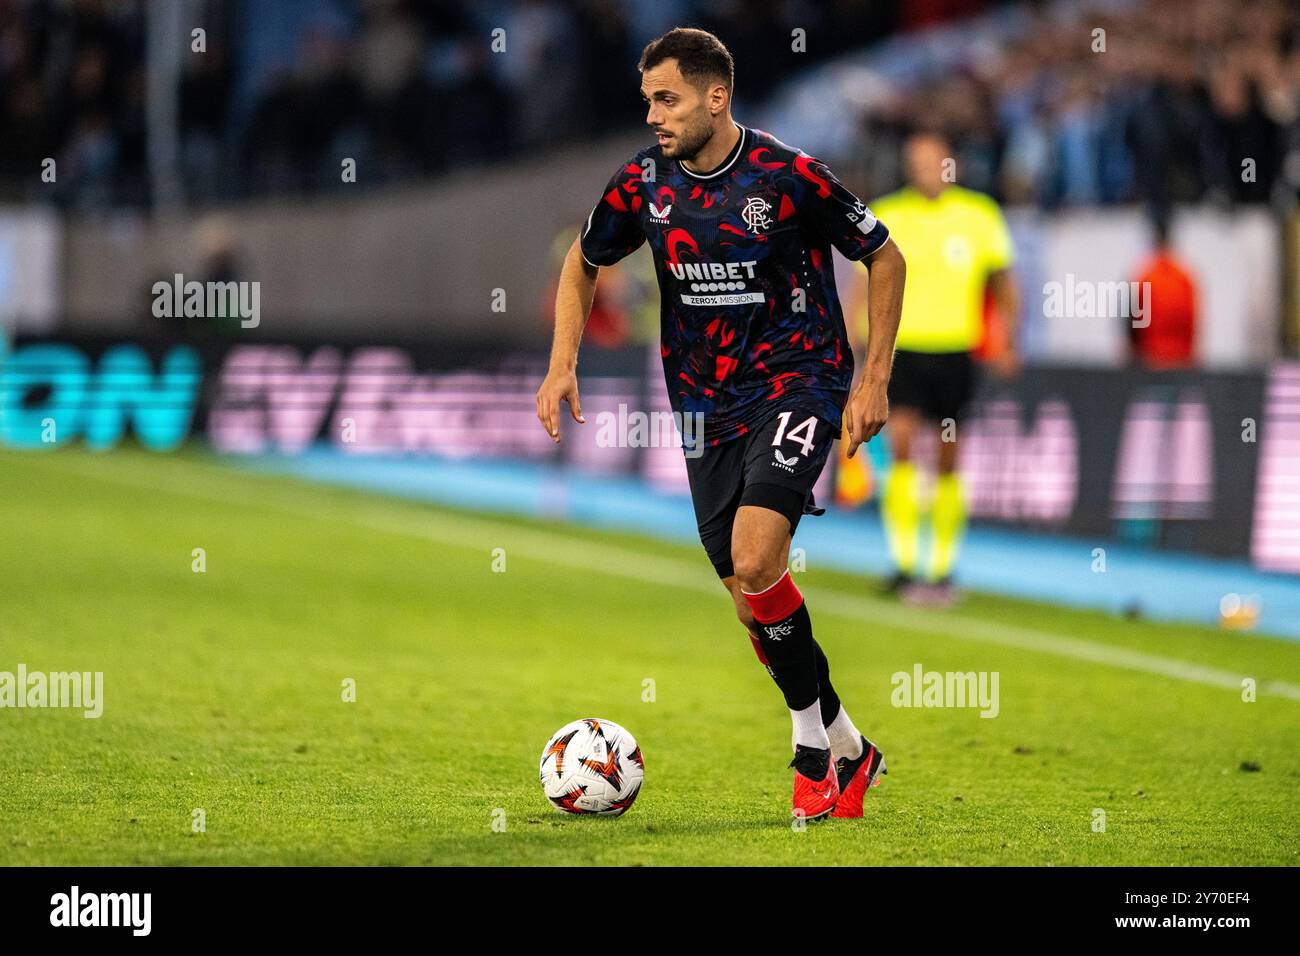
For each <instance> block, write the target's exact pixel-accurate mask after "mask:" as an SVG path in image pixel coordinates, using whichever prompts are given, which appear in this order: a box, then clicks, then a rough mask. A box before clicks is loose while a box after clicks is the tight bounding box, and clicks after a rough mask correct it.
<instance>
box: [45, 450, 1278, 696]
mask: <svg viewBox="0 0 1300 956" xmlns="http://www.w3.org/2000/svg"><path fill="white" fill-rule="evenodd" d="M61 467H63V468H64V470H72V471H77V472H80V473H82V474H87V475H93V477H95V478H97V479H99V480H101V481H111V482H113V483H115V484H120V485H125V486H127V487H131V488H137V489H145V490H150V491H161V492H164V493H168V494H173V495H178V496H182V497H189V498H195V499H199V500H202V501H214V502H219V503H222V504H229V503H231V497H230V496H227V495H222V494H219V493H217V492H215V491H208V490H204V489H201V488H195V487H194V485H193V484H192V483H190V482H186V483H184V484H178V483H175V482H168V481H165V480H164V481H162V482H160V481H158V480H157V476H152V478H153V480H150V481H141V480H137V479H134V478H129V477H126V476H123V475H122V474H121V473H120V470H115V469H110V468H96V469H90V468H84V467H81V466H80V464H79V463H78V464H77V465H71V466H70V463H63V464H62V465H61ZM205 467H206V466H205ZM210 470H213V471H215V472H217V473H219V474H220V475H221V476H222V477H223V478H233V477H236V476H239V477H245V476H247V475H248V474H249V473H247V472H240V471H237V470H234V469H229V468H226V467H222V466H214V467H213V468H211V469H210ZM257 474H258V475H259V476H260V477H267V476H266V475H265V474H264V473H257ZM313 487H320V486H313ZM241 504H252V505H261V506H263V507H267V508H272V509H275V510H279V511H283V512H287V513H291V514H296V515H300V516H303V517H307V518H314V519H316V520H336V519H337V518H338V517H339V515H340V514H342V515H344V516H345V517H346V518H347V519H348V520H349V521H351V522H352V523H353V524H355V525H359V526H361V527H365V528H369V529H371V530H374V531H382V532H386V533H389V534H397V535H404V536H407V537H415V538H422V539H425V540H430V541H437V542H438V543H440V544H447V545H451V546H453V547H459V548H465V549H470V550H477V549H481V548H491V547H498V546H504V547H507V548H508V550H509V551H513V552H514V553H516V554H521V555H523V556H525V557H529V558H535V559H537V560H539V561H543V562H547V563H550V564H562V565H565V566H567V567H571V568H574V569H576V570H579V571H585V572H588V573H596V574H604V575H608V576H611V577H618V578H623V579H626V580H632V581H639V582H642V583H645V582H652V583H654V584H658V585H662V586H665V587H674V588H682V589H685V590H692V591H697V592H699V593H702V594H709V595H713V596H715V597H718V598H721V597H722V596H723V595H724V593H725V592H724V591H723V590H722V588H721V586H720V585H719V584H718V582H717V579H716V578H715V577H714V575H713V572H712V570H711V569H710V568H708V566H707V562H705V561H704V560H703V559H701V561H700V562H699V563H689V562H686V561H680V560H677V559H675V558H664V557H659V556H654V555H649V554H645V553H643V552H640V551H635V550H632V549H630V548H624V547H619V546H617V545H607V544H600V543H595V542H590V541H585V540H582V539H578V538H572V537H569V536H566V535H563V534H560V533H557V532H552V531H540V530H536V529H533V528H523V527H519V526H517V525H512V524H507V523H505V522H500V521H493V520H490V519H486V518H476V517H469V516H464V517H462V516H456V517H454V518H453V517H450V516H446V515H443V514H434V513H424V514H420V515H418V516H414V517H413V518H412V519H407V518H397V517H394V516H393V515H392V514H388V513H381V512H377V511H376V510H375V509H374V508H373V506H369V505H367V506H364V507H363V508H361V509H359V510H356V511H345V512H331V513H322V512H321V511H320V509H319V508H316V507H313V506H310V505H305V504H302V503H300V502H298V501H286V500H283V499H275V498H270V497H265V496H263V497H259V498H257V499H255V500H254V501H251V502H241ZM812 593H813V594H814V595H815V598H814V602H813V603H814V607H815V609H816V611H817V613H828V614H834V615H836V616H838V617H843V618H847V619H849V620H853V621H864V620H869V621H876V622H879V623H882V624H886V625H888V626H890V627H895V628H898V629H900V630H906V631H912V632H914V633H920V634H933V635H937V636H940V637H946V638H956V639H959V640H966V641H974V642H977V643H981V644H994V645H998V646H1001V647H1014V648H1018V649H1021V650H1028V651H1034V652H1036V653H1039V654H1050V655H1052V656H1055V657H1064V658H1067V659H1069V660H1075V661H1087V662H1089V663H1093V664H1104V665H1106V666H1108V667H1115V668H1119V669H1122V670H1129V671H1136V672H1138V673H1143V674H1154V675H1156V676H1160V677H1170V678H1173V679H1175V680H1181V681H1186V682H1188V683H1193V684H1201V685H1204V686H1206V687H1215V688H1219V689H1223V690H1234V691H1240V690H1241V682H1242V680H1243V679H1244V678H1245V677H1246V676H1248V675H1245V674H1234V673H1232V672H1230V671H1225V670H1219V669H1218V668H1214V667H1207V666H1204V665H1201V664H1193V663H1191V662H1190V661H1183V660H1179V659H1177V658H1173V657H1163V656H1161V655H1158V654H1147V653H1145V652H1143V651H1134V650H1130V649H1128V648H1123V647H1115V646H1113V645H1110V644H1100V643H1097V642H1096V641H1088V640H1084V639H1082V638H1076V637H1070V636H1069V635H1066V634H1058V633H1054V632H1051V631H1040V630H1036V629H1032V628H1026V627H1018V626H1016V625H1008V624H1000V623H996V622H993V621H989V620H986V619H984V618H978V617H970V616H967V615H960V614H952V613H946V614H944V615H942V616H940V617H936V616H933V615H932V614H930V613H927V612H924V611H916V610H912V609H910V608H908V607H906V606H904V605H899V604H895V603H894V602H892V601H885V600H880V599H872V598H868V597H863V596H861V595H853V594H845V593H843V592H838V591H833V590H828V589H826V588H816V589H813V590H812ZM1258 690H1259V693H1260V694H1261V695H1268V696H1275V697H1281V698H1285V699H1287V700H1295V701H1300V686H1297V685H1295V684H1291V683H1288V682H1286V681H1264V682H1262V683H1260V684H1259V687H1258Z"/></svg>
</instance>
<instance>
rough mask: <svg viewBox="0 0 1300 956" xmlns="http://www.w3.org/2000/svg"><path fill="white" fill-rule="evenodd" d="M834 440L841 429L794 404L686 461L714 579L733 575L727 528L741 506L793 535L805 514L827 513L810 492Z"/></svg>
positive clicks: (696, 515)
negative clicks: (768, 516)
mask: <svg viewBox="0 0 1300 956" xmlns="http://www.w3.org/2000/svg"><path fill="white" fill-rule="evenodd" d="M838 437H839V429H837V428H834V427H832V426H831V424H830V423H829V422H827V421H826V420H825V419H823V418H819V417H818V416H817V414H816V413H815V412H814V411H813V410H812V408H811V407H809V406H806V405H801V404H800V403H799V402H798V400H797V399H792V400H791V401H790V402H788V403H786V404H784V405H780V406H778V407H777V408H776V409H774V410H773V413H772V414H771V415H769V416H768V417H767V418H765V419H763V420H762V421H761V422H760V423H759V424H758V425H756V426H755V427H754V428H752V429H750V430H749V431H748V432H746V433H745V434H744V435H742V436H740V437H739V438H736V439H733V440H731V441H728V442H723V443H722V444H720V445H713V446H706V447H705V449H704V452H703V454H701V455H700V456H699V457H697V458H691V457H689V456H688V457H687V458H686V474H687V476H688V477H689V479H690V483H691V501H692V502H693V503H694V505H695V520H696V523H697V524H698V525H699V529H700V541H701V542H703V544H704V550H705V551H707V552H708V553H709V560H710V561H712V562H713V567H714V568H715V569H716V570H717V572H718V577H720V578H728V577H731V575H733V574H735V568H734V567H733V566H732V563H731V527H732V525H733V524H734V523H735V520H736V511H737V510H738V509H739V508H740V506H741V505H756V506H758V507H761V508H768V509H770V510H772V511H776V512H778V513H780V514H782V515H784V516H785V517H786V519H787V520H788V521H789V522H790V533H791V534H794V531H795V528H797V527H798V526H799V519H800V518H801V517H803V516H804V515H805V514H814V515H819V514H822V513H823V512H824V511H825V510H826V509H824V508H818V507H817V504H816V502H815V501H814V500H813V491H812V489H813V485H814V484H816V482H817V478H818V476H819V475H821V473H822V469H823V468H824V467H825V466H826V460H827V458H829V457H830V450H831V442H832V441H834V440H835V439H836V438H838Z"/></svg>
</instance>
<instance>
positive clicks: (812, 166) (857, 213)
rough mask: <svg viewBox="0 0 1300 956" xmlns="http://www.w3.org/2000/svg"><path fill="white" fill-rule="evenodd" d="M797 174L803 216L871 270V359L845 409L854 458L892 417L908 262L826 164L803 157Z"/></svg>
mask: <svg viewBox="0 0 1300 956" xmlns="http://www.w3.org/2000/svg"><path fill="white" fill-rule="evenodd" d="M794 171H795V180H794V182H795V184H796V187H797V191H798V197H797V199H796V200H795V205H796V208H797V209H798V210H799V216H800V218H801V219H802V220H803V221H804V223H805V224H806V225H807V226H808V228H809V229H810V230H811V231H812V232H814V233H816V234H818V235H820V236H822V237H823V238H824V239H826V240H827V241H828V242H830V243H831V245H833V246H834V247H835V248H836V249H838V250H839V252H840V255H842V256H844V257H845V258H846V259H849V260H851V261H853V262H863V263H864V264H865V265H866V267H867V273H868V276H867V282H868V285H867V295H866V299H867V357H866V361H865V363H864V366H863V370H862V377H861V378H860V379H859V380H858V384H857V387H856V388H854V389H853V392H852V393H851V394H850V395H849V403H848V406H847V408H846V409H845V428H846V429H847V430H848V435H849V456H850V457H852V456H853V453H854V452H856V451H857V449H858V446H859V445H861V444H862V443H863V442H864V441H868V440H870V439H871V438H873V437H874V436H875V435H876V433H877V432H879V431H880V429H881V428H883V427H884V425H885V419H886V418H887V417H888V415H889V401H888V398H887V396H886V391H887V389H888V386H889V374H890V371H891V369H892V368H893V364H894V340H895V339H896V338H897V337H898V323H899V320H900V318H901V317H902V312H903V282H904V280H905V278H906V275H907V264H906V263H905V262H904V261H903V253H902V252H901V251H900V250H899V248H898V244H897V243H895V242H894V240H893V239H892V238H891V237H890V235H889V230H888V229H887V228H886V227H885V224H884V223H883V222H881V221H880V220H879V219H877V218H876V216H875V214H873V213H872V211H871V210H870V209H868V208H867V204H866V203H864V202H863V201H862V200H861V199H859V198H858V197H857V196H855V195H853V193H852V192H851V191H850V190H849V189H847V188H846V187H845V186H844V184H843V183H841V182H840V181H839V180H838V179H836V178H835V175H834V174H833V173H832V172H831V171H830V169H828V168H827V166H826V164H825V163H823V162H821V161H820V160H818V159H815V158H814V157H812V156H809V155H807V154H806V153H800V154H799V155H798V156H797V157H796V159H795V161H794ZM850 321H852V318H851V317H850Z"/></svg>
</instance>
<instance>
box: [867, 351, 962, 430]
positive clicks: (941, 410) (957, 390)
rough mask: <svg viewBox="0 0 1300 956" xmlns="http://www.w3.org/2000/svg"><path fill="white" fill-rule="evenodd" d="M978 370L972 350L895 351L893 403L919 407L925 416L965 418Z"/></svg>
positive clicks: (890, 395) (937, 418) (900, 406)
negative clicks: (963, 416)
mask: <svg viewBox="0 0 1300 956" xmlns="http://www.w3.org/2000/svg"><path fill="white" fill-rule="evenodd" d="M977 384H978V370H977V369H976V366H975V360H974V359H973V358H972V357H971V354H970V353H969V352H908V351H905V350H903V349H898V350H897V351H896V352H894V370H893V373H892V374H891V375H890V377H889V407H890V408H915V409H917V410H918V411H919V412H920V413H921V417H922V418H926V419H929V420H930V421H935V422H941V421H943V420H944V419H945V418H951V419H952V420H953V421H954V422H957V421H961V417H962V413H963V412H965V411H966V407H967V406H968V405H969V404H970V401H971V399H972V398H973V397H974V395H975V387H976V385H977Z"/></svg>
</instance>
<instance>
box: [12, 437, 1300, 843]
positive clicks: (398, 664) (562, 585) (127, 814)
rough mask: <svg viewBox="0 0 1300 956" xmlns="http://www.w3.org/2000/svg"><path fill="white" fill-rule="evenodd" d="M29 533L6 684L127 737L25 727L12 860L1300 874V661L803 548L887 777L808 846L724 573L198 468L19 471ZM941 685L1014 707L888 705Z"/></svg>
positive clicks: (44, 722) (503, 523) (611, 546)
mask: <svg viewBox="0 0 1300 956" xmlns="http://www.w3.org/2000/svg"><path fill="white" fill-rule="evenodd" d="M0 520H2V521H3V528H4V536H3V543H2V544H0V595H3V601H2V605H0V671H14V670H15V669H16V667H17V665H18V664H19V663H24V664H26V665H27V667H28V669H29V670H45V671H52V670H80V671H102V672H103V673H104V682H105V688H104V698H105V699H104V714H103V716H102V717H101V718H99V719H98V720H93V719H85V718H84V717H83V716H82V715H81V714H80V713H79V712H72V711H68V710H59V709H45V710H11V709H4V710H0V754H3V762H2V766H3V772H4V786H3V787H0V864H5V865H26V864H65V865H83V864H91V865H108V864H146V865H171V864H216V865H226V864H307V865H315V864H328V865H335V864H416V865H419V864H636V865H662V864H718V865H727V864H743V865H763V864H776V865H787V864H817V865H828V864H853V865H877V864H902V865H918V864H969V865H977V864H993V865H1004V864H1005V865H1058V866H1066V865H1112V864H1136V865H1153V864H1193V865H1198V864H1268V865H1277V864H1281V865H1294V864H1296V863H1297V861H1298V860H1300V856H1298V855H1297V854H1298V853H1300V799H1298V798H1300V746H1297V741H1300V700H1296V699H1292V698H1290V697H1287V696H1285V695H1284V693H1282V692H1283V691H1288V690H1289V691H1294V689H1295V687H1296V686H1297V685H1300V644H1296V643H1294V642H1288V641H1283V640H1277V639H1271V638H1267V637H1263V636H1246V635H1239V634H1226V633H1220V632H1216V631H1214V630H1211V629H1208V628H1194V627H1182V626H1173V625H1165V624H1156V623H1150V622H1140V621H1126V620H1118V619H1115V618H1112V617H1108V616H1105V615H1101V614H1093V613H1084V612H1078V611H1071V610H1062V609H1059V608H1055V607H1050V606H1046V605H1035V604H1028V603H1024V602H1017V601H1011V600H1004V599H1001V598H994V597H990V596H982V595H971V596H969V597H968V598H967V600H966V601H965V603H964V604H962V605H961V606H959V607H958V608H955V609H952V610H949V611H921V610H913V609H910V608H906V607H903V606H900V605H898V604H896V603H893V602H887V601H883V600H880V599H877V598H875V597H873V596H872V588H871V586H870V582H864V581H862V580H861V579H856V578H854V577H851V576H849V575H844V574H838V573H832V572H828V571H824V570H820V569H818V568H817V563H816V556H815V555H810V556H809V568H808V570H806V571H804V572H802V573H801V574H800V575H799V576H798V578H797V580H798V581H799V583H800V585H801V587H802V589H803V590H804V592H805V594H806V595H807V597H808V602H809V609H810V611H811V613H812V615H813V621H814V625H815V627H816V631H817V636H818V639H819V640H820V641H821V643H822V644H823V646H824V647H825V648H826V651H827V653H828V655H829V657H830V660H831V667H832V674H833V676H834V678H835V681H836V684H837V686H838V688H839V690H840V693H841V695H842V697H843V698H844V700H845V703H846V705H847V706H848V707H849V709H850V711H851V713H852V714H853V717H854V719H855V721H856V722H857V724H858V725H859V726H860V727H861V728H862V729H863V730H864V731H865V732H866V733H867V734H868V735H870V736H871V737H872V738H873V739H874V740H876V742H877V743H879V744H880V745H881V746H882V748H883V749H884V751H885V753H886V755H887V758H888V764H889V768H890V773H889V775H888V776H886V777H885V778H884V783H883V784H882V786H880V787H879V788H877V789H875V790H873V791H872V792H871V793H870V794H869V795H868V798H867V806H866V811H867V812H866V816H865V817H864V818H863V819H861V820H829V821H823V822H820V823H816V824H813V825H810V826H808V827H807V828H806V829H805V830H800V829H798V828H796V827H794V826H792V825H791V819H790V816H789V800H790V792H789V787H790V771H789V770H788V769H786V764H787V762H788V760H789V718H788V715H787V713H786V711H785V708H784V704H783V702H782V700H781V698H780V696H779V694H778V693H777V691H776V689H775V688H774V687H773V686H772V684H771V682H770V679H769V678H768V676H767V675H766V674H765V673H764V671H763V670H762V669H761V668H760V667H759V666H758V664H757V662H756V661H755V659H754V656H753V652H752V651H751V650H750V647H749V642H748V641H747V640H746V639H745V637H744V635H743V632H742V630H741V628H740V626H739V624H738V623H737V622H736V621H735V619H734V617H733V616H732V610H731V605H730V601H729V599H728V598H727V596H726V595H725V593H724V592H723V591H722V589H721V588H720V587H719V586H718V585H717V583H716V579H714V578H713V576H712V570H711V569H710V567H709V565H708V563H707V561H706V560H705V558H704V555H703V553H702V551H700V549H698V548H692V547H677V546H673V545H669V544H663V543H658V542H654V541H649V540H645V539H641V538H638V537H632V536H623V535H612V534H603V533H597V532H593V531H588V530H582V529H578V528H574V527H572V526H568V525H563V524H555V523H547V522H542V521H522V520H514V519H505V518H498V517H493V516H485V515H462V514H457V513H455V512H452V511H448V510H444V509H438V508H433V507H429V506H425V505H421V504H418V503H413V502H407V501H399V500H393V499H388V498H383V497H378V496H373V495H367V494H363V493H360V492H353V491H348V490H343V489H330V488H323V487H316V486H312V485H307V484H303V483H298V482H294V481H291V480H287V479H283V478H277V477H272V476H263V475H253V474H246V473H242V472H239V471H236V470H233V469H230V468H227V467H225V466H223V465H222V464H220V463H219V462H217V461H216V460H214V459H212V458H209V457H208V456H206V455H205V454H203V453H201V452H185V453H181V454H176V455H171V456H157V455H151V454H146V453H143V452H139V451H130V450H119V451H115V452H111V453H108V454H104V455H92V454H90V453H87V452H84V451H81V450H78V449H60V450H57V451H53V452H49V453H43V454H15V453H6V454H0ZM832 520H833V519H832ZM796 544H797V542H796ZM195 548H202V549H204V552H205V556H206V572H205V573H195V572H194V571H193V570H192V567H191V564H192V561H193V558H192V552H193V550H194V549H195ZM497 548H501V549H504V557H505V570H504V571H494V570H493V562H494V549H497ZM1081 573H1086V567H1085V568H1084V569H1083V570H1082V571H1081ZM1053 649H1055V650H1053ZM1152 662H1156V663H1155V664H1153V663H1152ZM917 663H920V664H922V665H923V666H924V667H925V669H927V670H939V671H950V670H951V671H968V670H974V671H997V672H999V674H1000V713H999V715H998V716H997V717H996V718H994V719H985V718H981V717H980V716H979V714H978V712H977V711H975V710H971V709H964V710H963V709H909V708H899V707H893V706H891V703H890V695H891V692H892V690H893V688H892V686H891V683H890V676H891V675H892V674H893V673H895V672H897V671H908V672H910V671H911V670H912V668H913V666H914V665H915V664H917ZM1166 667H1172V668H1173V669H1174V670H1175V671H1176V672H1177V673H1178V674H1180V675H1183V676H1171V675H1170V674H1169V673H1168V671H1167V670H1166V672H1165V673H1160V671H1161V670H1162V669H1163V668H1166ZM1225 673H1226V674H1228V675H1244V676H1251V677H1254V678H1256V679H1257V680H1258V682H1259V688H1260V690H1259V698H1258V700H1256V701H1255V702H1244V701H1243V700H1242V694H1241V691H1240V690H1239V689H1237V688H1235V687H1234V686H1232V685H1231V684H1230V683H1227V682H1225V681H1224V680H1223V676H1224V674H1225ZM1205 675H1209V676H1208V677H1207V676H1205ZM1216 675H1217V676H1216ZM1188 677H1190V679H1185V678H1188ZM346 679H352V680H354V681H355V685H356V700H355V702H345V701H344V700H343V693H342V686H343V682H344V681H345V680H346ZM647 680H650V681H653V685H648V684H646V681H647ZM1216 681H1217V683H1216ZM650 686H652V687H653V697H654V699H653V701H647V700H644V699H643V697H645V696H648V695H647V694H646V688H647V687H650ZM582 716H598V717H605V718H607V719H610V720H615V721H618V722H619V723H622V724H624V725H625V726H626V727H627V728H628V729H629V730H631V731H632V733H633V734H635V735H636V736H637V738H638V740H639V741H640V743H641V745H642V749H643V751H644V754H645V757H646V784H645V787H644V789H643V790H642V793H641V796H640V799H639V801H638V802H637V804H636V805H635V806H634V807H633V808H632V810H631V811H630V812H629V813H628V814H627V815H626V816H624V817H622V818H620V819H597V818H580V817H567V816H564V815H562V814H560V813H558V812H556V811H555V810H553V809H552V808H551V807H550V805H549V804H548V803H547V802H546V801H545V799H544V798H543V796H542V793H541V789H540V787H539V785H538V781H537V760H538V756H539V754H540V751H541V748H542V745H543V744H544V743H545V742H546V740H547V738H548V737H549V735H550V734H551V733H552V731H554V730H555V729H556V728H557V727H559V726H560V725H562V724H564V723H566V722H567V721H569V720H572V719H574V718H576V717H582ZM196 809H201V810H202V811H203V814H204V818H205V821H206V830H205V831H204V832H194V829H193V826H192V821H193V820H194V816H193V812H194V811H195V810H196ZM1098 810H1101V811H1104V814H1105V816H1104V822H1105V828H1104V831H1103V832H1097V831H1096V830H1095V829H1094V821H1095V820H1099V819H1101V818H1100V817H1099V816H1098V815H1097V813H1096V811H1098ZM494 821H495V822H496V823H497V827H495V828H494V826H493V824H494ZM502 821H504V829H502V828H501V826H500V824H501V822H502Z"/></svg>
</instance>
